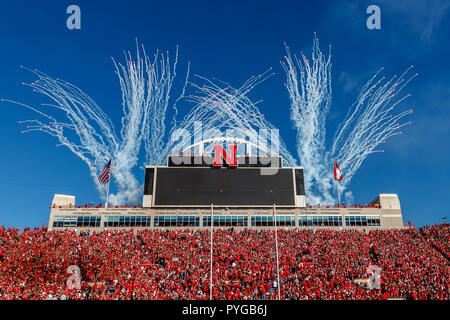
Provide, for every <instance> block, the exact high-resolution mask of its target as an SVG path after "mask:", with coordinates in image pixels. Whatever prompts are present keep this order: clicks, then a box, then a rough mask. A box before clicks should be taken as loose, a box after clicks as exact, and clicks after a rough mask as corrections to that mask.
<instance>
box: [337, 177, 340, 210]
mask: <svg viewBox="0 0 450 320" xmlns="http://www.w3.org/2000/svg"><path fill="white" fill-rule="evenodd" d="M336 186H337V192H338V207H339V208H340V207H341V193H340V192H339V181H337V180H336Z"/></svg>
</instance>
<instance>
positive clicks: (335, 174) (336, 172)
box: [334, 161, 342, 181]
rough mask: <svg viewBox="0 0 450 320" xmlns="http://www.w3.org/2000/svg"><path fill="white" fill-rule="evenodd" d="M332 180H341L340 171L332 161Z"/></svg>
mask: <svg viewBox="0 0 450 320" xmlns="http://www.w3.org/2000/svg"><path fill="white" fill-rule="evenodd" d="M334 179H335V180H337V181H341V180H342V171H341V169H339V166H338V164H337V162H336V161H334Z"/></svg>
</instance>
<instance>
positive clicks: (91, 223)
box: [53, 216, 101, 228]
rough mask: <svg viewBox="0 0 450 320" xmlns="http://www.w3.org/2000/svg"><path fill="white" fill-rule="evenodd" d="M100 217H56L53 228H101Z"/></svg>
mask: <svg viewBox="0 0 450 320" xmlns="http://www.w3.org/2000/svg"><path fill="white" fill-rule="evenodd" d="M100 220H101V217H100V216H55V217H54V219H53V227H54V228H56V227H58V228H70V227H79V228H80V227H92V228H94V227H97V228H98V227H100Z"/></svg>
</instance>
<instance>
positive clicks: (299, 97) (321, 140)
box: [281, 36, 333, 203]
mask: <svg viewBox="0 0 450 320" xmlns="http://www.w3.org/2000/svg"><path fill="white" fill-rule="evenodd" d="M285 47H286V53H287V55H286V56H285V61H284V62H281V65H282V67H283V69H284V71H285V73H286V76H287V80H286V83H285V86H286V88H287V90H288V92H289V97H290V100H291V119H292V123H293V125H294V127H295V129H296V130H297V154H298V157H299V160H300V163H301V165H302V166H303V167H304V168H305V173H304V178H305V186H307V189H308V193H307V196H308V201H310V202H311V203H317V202H322V203H323V201H325V202H332V199H333V197H332V195H331V194H330V192H329V191H330V186H328V184H327V182H326V179H324V172H325V171H326V170H327V165H328V163H327V161H324V160H325V136H326V126H325V121H326V116H327V114H328V111H329V108H330V105H331V54H328V57H326V56H325V55H324V54H323V53H322V52H321V51H320V48H319V40H318V39H317V37H316V36H314V39H313V50H312V55H311V60H309V59H308V58H307V57H306V56H305V55H304V54H302V55H301V58H298V57H297V56H295V55H294V56H292V54H291V52H290V50H289V47H288V46H286V45H285ZM330 51H331V48H330Z"/></svg>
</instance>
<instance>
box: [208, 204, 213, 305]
mask: <svg viewBox="0 0 450 320" xmlns="http://www.w3.org/2000/svg"><path fill="white" fill-rule="evenodd" d="M213 228H214V209H213V204H212V203H211V250H210V251H211V252H210V259H209V260H210V270H211V274H210V277H209V300H212V299H213V261H212V259H213V233H214V231H213V230H214V229H213Z"/></svg>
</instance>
